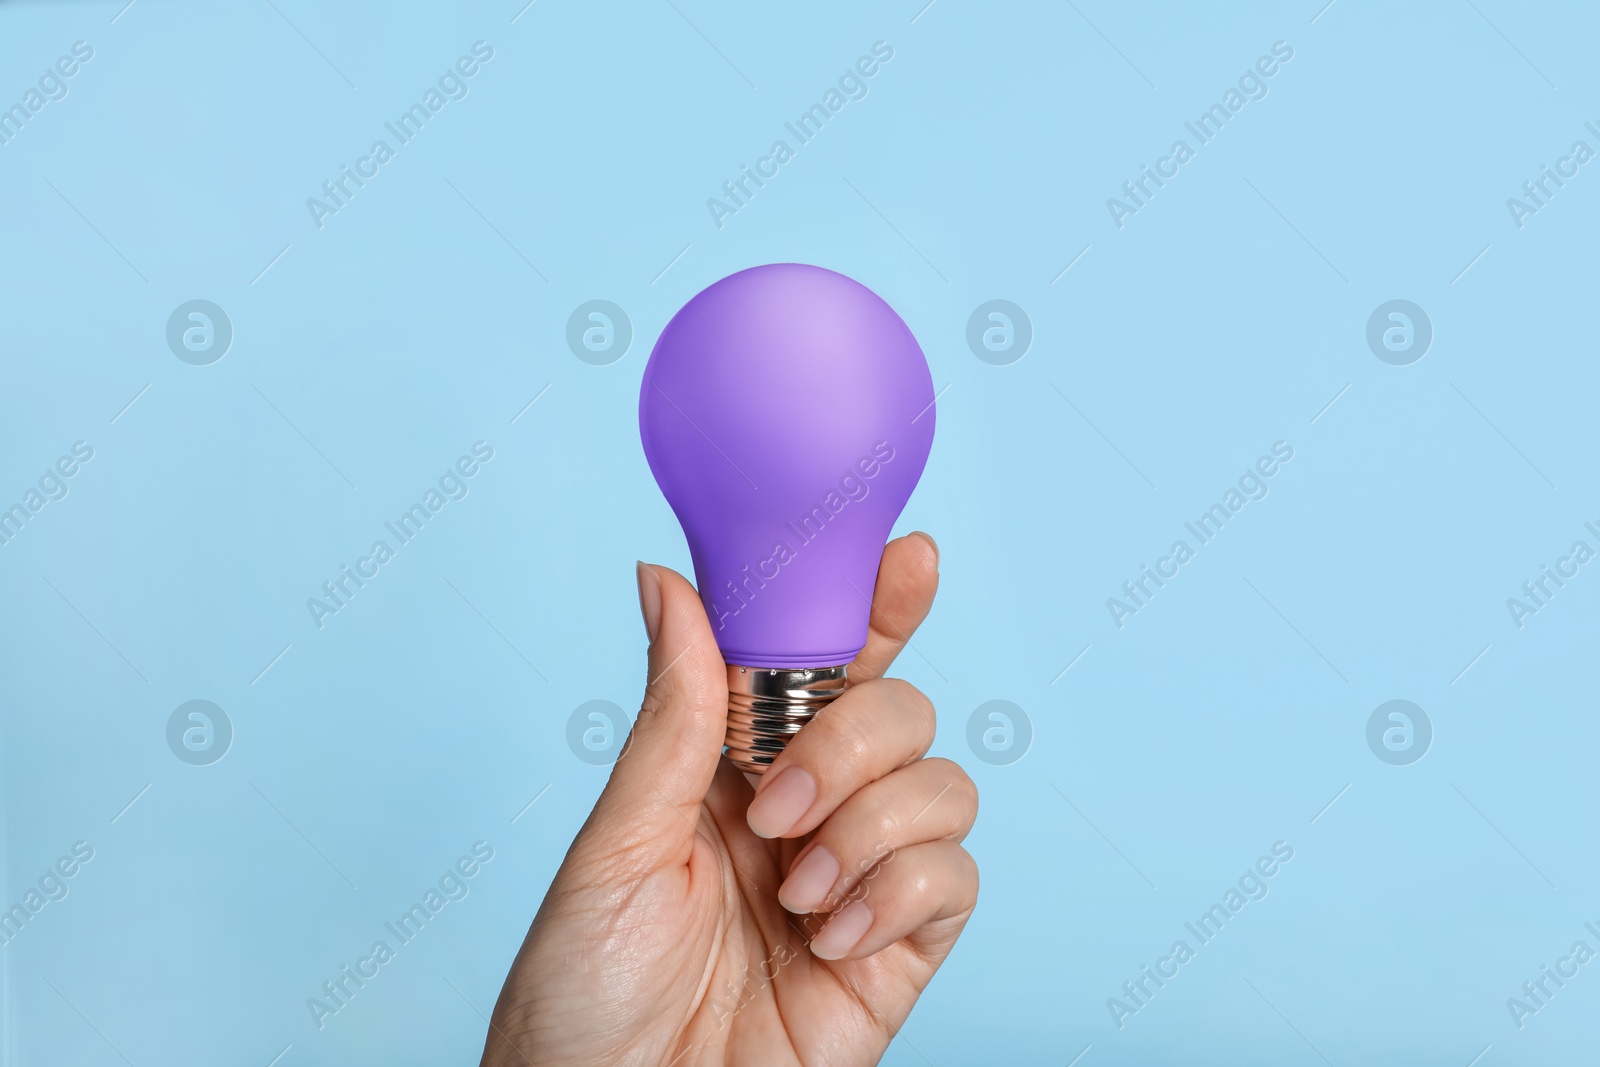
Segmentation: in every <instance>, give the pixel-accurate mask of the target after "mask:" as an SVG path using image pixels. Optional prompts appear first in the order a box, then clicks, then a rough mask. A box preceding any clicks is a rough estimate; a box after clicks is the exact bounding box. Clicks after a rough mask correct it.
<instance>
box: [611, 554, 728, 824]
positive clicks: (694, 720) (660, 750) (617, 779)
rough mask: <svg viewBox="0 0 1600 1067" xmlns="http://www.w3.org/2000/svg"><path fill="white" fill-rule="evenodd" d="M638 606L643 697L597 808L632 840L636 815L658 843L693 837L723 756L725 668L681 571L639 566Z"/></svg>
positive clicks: (696, 598) (702, 610)
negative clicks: (645, 649) (643, 636)
mask: <svg viewBox="0 0 1600 1067" xmlns="http://www.w3.org/2000/svg"><path fill="white" fill-rule="evenodd" d="M639 608H640V611H641V612H642V613H643V615H644V624H645V631H646V633H647V634H648V636H649V638H650V654H649V667H648V670H647V673H646V680H647V684H646V686H645V691H644V700H643V702H642V703H641V705H640V708H639V717H638V719H637V720H635V722H634V724H633V731H632V732H631V733H630V734H629V735H628V740H627V743H626V744H625V745H624V746H623V749H622V755H620V756H619V757H618V758H617V762H616V764H615V766H613V767H612V770H611V779H610V781H608V782H607V783H606V788H605V791H604V792H603V793H602V794H601V795H600V800H599V802H598V803H597V804H596V805H595V813H596V815H599V816H601V818H600V819H599V820H597V822H598V823H599V824H600V825H611V826H617V827H626V828H628V829H626V830H624V831H623V832H624V833H626V834H628V836H629V837H631V838H633V839H634V842H635V843H637V840H638V833H639V830H640V829H643V828H644V827H641V824H640V820H641V819H644V820H648V822H649V823H650V824H651V825H650V826H649V827H648V829H649V831H650V834H651V836H652V837H653V838H654V839H655V840H661V841H671V842H674V843H681V842H686V841H688V840H689V838H691V837H692V836H693V835H694V832H695V828H696V827H697V825H698V824H699V819H700V810H699V809H700V805H701V804H702V803H703V802H704V801H705V797H706V792H707V790H709V789H710V788H711V781H712V778H713V777H714V776H715V775H716V772H717V761H718V760H720V759H721V758H722V756H721V753H722V738H723V734H724V732H725V730H726V728H727V715H728V676H727V667H726V666H725V665H724V664H723V662H722V653H721V651H720V650H719V649H718V648H717V642H716V638H714V637H712V635H711V624H710V622H708V621H707V619H706V612H705V607H704V605H703V604H701V602H700V595H699V594H698V593H696V592H695V589H694V586H692V585H690V584H689V582H688V581H687V580H686V579H685V578H684V577H683V576H682V575H680V574H678V573H677V572H676V571H673V570H670V569H668V568H666V567H656V566H652V565H651V564H648V563H640V564H639Z"/></svg>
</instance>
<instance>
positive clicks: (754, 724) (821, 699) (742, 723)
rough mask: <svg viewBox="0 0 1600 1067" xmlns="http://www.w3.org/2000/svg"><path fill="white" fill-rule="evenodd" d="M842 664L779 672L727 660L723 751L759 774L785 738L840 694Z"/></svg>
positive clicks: (777, 669)
mask: <svg viewBox="0 0 1600 1067" xmlns="http://www.w3.org/2000/svg"><path fill="white" fill-rule="evenodd" d="M844 686H845V669H844V667H843V666H842V665H841V666H838V667H812V668H808V669H804V670H785V669H782V668H774V667H741V666H739V665H738V664H734V663H730V664H728V733H727V737H726V739H725V740H724V742H723V744H725V745H726V746H727V751H726V752H724V753H723V755H725V756H726V757H727V758H728V759H729V760H730V761H731V762H732V763H733V764H734V766H736V767H738V768H739V769H740V770H741V771H745V772H746V773H749V774H758V775H759V774H764V773H766V770H767V768H768V767H770V766H771V765H772V761H773V760H775V759H777V758H778V756H779V754H780V753H782V752H783V749H784V746H785V745H787V744H788V743H789V739H790V738H791V737H793V736H794V735H795V734H797V733H799V732H800V728H801V727H802V726H804V725H805V724H806V723H808V722H810V721H811V720H812V719H814V718H816V716H817V713H818V712H820V711H821V710H822V709H823V708H825V707H827V706H828V705H829V704H831V703H833V701H834V700H835V699H837V698H838V696H839V694H841V693H843V692H844Z"/></svg>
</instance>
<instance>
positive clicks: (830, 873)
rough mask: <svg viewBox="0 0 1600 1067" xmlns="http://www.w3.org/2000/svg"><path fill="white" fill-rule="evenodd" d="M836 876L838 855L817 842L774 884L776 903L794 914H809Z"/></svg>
mask: <svg viewBox="0 0 1600 1067" xmlns="http://www.w3.org/2000/svg"><path fill="white" fill-rule="evenodd" d="M838 880H839V858H838V857H837V856H835V855H834V854H833V853H832V852H829V851H828V850H827V849H825V848H823V847H822V846H821V845H818V846H817V847H816V848H814V849H812V850H811V851H810V852H807V853H806V858H805V859H803V860H801V861H800V862H799V863H798V864H796V865H795V868H794V870H792V871H790V872H789V877H787V878H785V879H784V880H783V884H782V885H781V886H779V887H778V903H779V904H782V905H783V906H784V907H785V908H787V909H788V910H789V911H792V912H794V913H795V914H796V915H809V914H811V913H812V912H814V911H816V910H817V905H819V904H821V903H822V902H823V900H825V899H826V898H827V896H828V890H830V889H832V888H833V883H834V882H837V881H838Z"/></svg>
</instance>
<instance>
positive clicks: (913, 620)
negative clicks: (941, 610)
mask: <svg viewBox="0 0 1600 1067" xmlns="http://www.w3.org/2000/svg"><path fill="white" fill-rule="evenodd" d="M938 588H939V546H938V545H936V544H934V541H933V538H932V537H929V536H928V535H927V534H925V533H922V532H921V531H920V530H919V531H917V532H916V533H912V534H908V535H906V536H905V537H898V538H896V539H895V540H893V541H890V542H889V543H888V544H887V545H885V546H884V548H883V559H882V560H881V561H880V562H879V564H878V581H877V584H876V585H874V586H873V589H872V612H871V616H870V618H869V620H868V623H867V643H866V645H865V646H863V647H862V649H861V652H860V653H859V654H858V655H857V656H856V658H855V662H853V663H851V664H850V666H849V669H848V670H846V672H845V676H846V678H848V679H849V681H850V683H851V684H852V685H853V684H856V683H859V682H868V681H871V680H872V679H874V678H881V677H883V673H884V671H887V670H888V669H889V665H890V664H891V663H893V662H894V659H895V657H896V656H898V655H899V654H900V650H901V649H903V648H905V647H906V644H907V642H909V641H910V640H911V635H912V634H913V633H915V632H916V629H917V627H918V626H921V625H922V620H923V619H925V618H927V617H928V609H929V608H931V607H932V606H933V594H934V593H935V592H937V591H938Z"/></svg>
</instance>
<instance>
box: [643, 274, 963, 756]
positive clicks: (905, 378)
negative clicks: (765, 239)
mask: <svg viewBox="0 0 1600 1067" xmlns="http://www.w3.org/2000/svg"><path fill="white" fill-rule="evenodd" d="M934 415H935V413H934V395H933V379H932V376H931V375H930V374H929V372H928V363H927V360H926V359H925V358H924V357H923V354H922V349H921V348H920V347H918V345H917V341H916V338H914V337H913V336H912V335H911V330H910V329H909V328H908V327H907V326H906V324H905V323H904V322H903V321H902V320H901V318H900V316H899V315H897V314H895V312H894V310H893V309H892V308H890V307H889V305H888V304H886V303H884V301H883V300H882V299H881V298H880V297H879V296H878V295H877V294H876V293H874V292H872V290H870V289H868V288H867V287H866V286H864V285H862V284H861V283H859V282H856V281H853V280H852V279H850V278H847V277H845V276H844V275H842V274H837V273H835V272H833V271H830V270H824V269H823V268H821V267H812V266H806V265H803V264H798V263H778V264H771V265H768V266H762V267H752V268H751V269H749V270H744V271H740V272H739V273H738V274H734V275H730V276H729V277H727V278H724V279H722V280H721V281H719V282H716V283H715V284H713V285H711V286H709V287H708V288H706V289H704V290H702V291H701V292H700V293H698V294H697V295H696V296H695V297H694V298H693V299H691V300H690V301H689V302H688V303H687V304H685V305H684V306H683V308H682V309H681V310H680V311H679V312H678V313H677V314H676V315H674V316H673V318H672V321H671V322H669V323H668V324H667V326H666V329H664V330H663V331H662V332H661V337H660V339H659V340H657V341H656V345H655V349H654V350H653V351H652V352H651V353H650V361H649V363H648V364H647V365H646V366H645V370H644V380H643V383H642V385H641V387H640V392H639V432H640V436H641V438H642V439H643V442H644V452H645V458H646V459H647V460H648V461H649V463H650V470H651V472H652V473H653V474H654V475H655V478H656V483H657V484H658V485H660V486H661V491H662V493H663V494H664V495H665V496H666V498H667V502H668V503H669V504H671V505H672V510H673V511H674V512H675V513H676V514H677V516H678V521H679V523H680V524H682V526H683V532H684V535H685V536H686V537H687V539H688V542H689V553H690V555H691V557H692V558H693V560H694V572H695V581H696V583H697V584H698V585H699V587H700V597H701V599H702V600H703V601H704V603H705V608H706V615H707V617H708V618H709V619H710V621H711V629H712V632H713V633H714V634H715V635H716V639H717V645H718V647H719V648H720V649H721V651H722V658H723V660H724V661H725V662H726V664H727V668H728V692H729V698H728V729H727V737H726V741H725V744H726V748H727V752H726V755H727V757H728V758H729V759H730V760H732V761H733V762H734V763H735V764H736V765H737V766H739V767H740V768H741V769H743V770H746V771H749V772H752V773H755V774H760V773H762V772H763V771H765V770H766V768H767V766H769V765H770V764H771V763H772V761H773V760H774V759H776V758H777V756H778V754H779V753H781V752H782V751H783V747H784V745H785V744H786V743H787V741H788V739H789V738H790V737H792V736H793V735H794V734H795V733H797V732H798V731H799V730H800V728H801V727H802V726H804V725H805V724H806V723H807V722H809V721H810V720H811V718H812V717H813V716H814V715H816V713H817V712H818V711H820V710H821V709H822V708H823V707H825V706H826V705H827V704H828V703H829V702H830V701H832V700H833V699H834V698H835V697H837V696H838V695H839V694H840V693H841V692H843V690H844V686H845V667H846V665H847V664H849V663H850V661H851V660H853V659H854V658H855V656H856V653H858V652H860V651H861V649H862V647H863V646H864V645H865V644H866V640H867V625H868V621H869V615H870V612H871V606H872V603H871V602H872V593H873V586H874V584H875V582H876V579H877V573H878V561H879V558H880V557H881V555H882V554H883V545H884V542H885V540H886V539H887V538H888V536H889V531H890V529H891V528H892V527H893V525H894V522H895V520H896V519H897V518H898V517H899V515H900V511H901V509H902V508H904V507H905V504H906V500H907V499H908V498H909V497H910V496H911V491H912V489H913V488H915V487H916V484H917V479H918V478H919V477H921V475H922V469H923V466H924V465H925V464H926V462H927V459H928V451H929V449H930V448H931V447H932V445H933V425H934Z"/></svg>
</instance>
